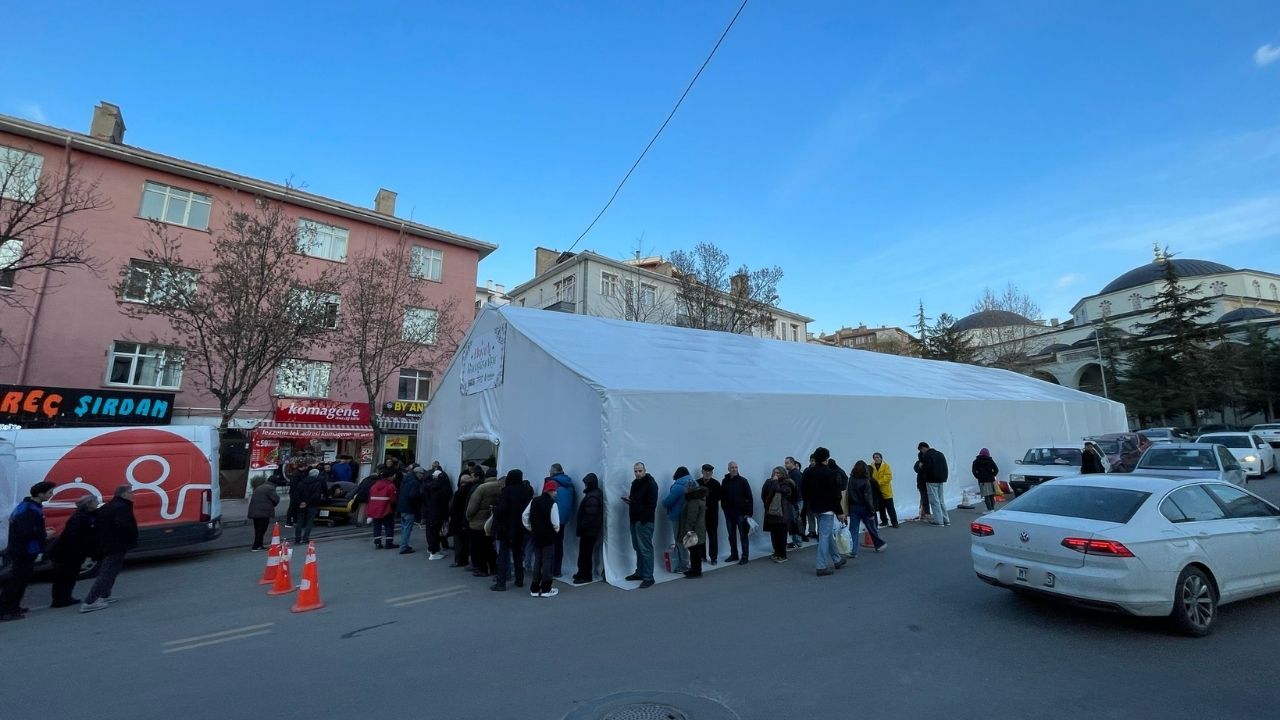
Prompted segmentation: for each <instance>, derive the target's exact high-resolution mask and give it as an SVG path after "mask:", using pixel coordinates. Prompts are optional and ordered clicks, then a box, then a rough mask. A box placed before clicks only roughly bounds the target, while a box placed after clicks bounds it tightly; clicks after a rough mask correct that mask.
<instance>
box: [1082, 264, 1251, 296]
mask: <svg viewBox="0 0 1280 720" xmlns="http://www.w3.org/2000/svg"><path fill="white" fill-rule="evenodd" d="M1165 262H1171V263H1173V271H1174V272H1175V273H1177V274H1178V277H1180V278H1189V277H1196V276H1199V275H1215V274H1217V273H1224V272H1234V271H1235V268H1230V267H1227V266H1226V265H1223V264H1222V263H1216V262H1210V261H1208V260H1183V259H1181V258H1173V259H1172V260H1167V261H1155V262H1151V263H1147V264H1146V265H1143V266H1142V267H1136V268H1134V269H1132V270H1130V271H1129V272H1127V273H1125V274H1123V275H1121V276H1120V277H1118V278H1116V279H1115V280H1112V281H1111V282H1109V283H1107V286H1106V287H1104V288H1102V292H1100V293H1098V294H1099V295H1106V294H1107V293H1113V292H1119V291H1121V290H1127V289H1129V288H1133V287H1139V286H1141V285H1146V284H1147V283H1152V282H1156V281H1157V280H1160V279H1162V278H1163V277H1164V263H1165Z"/></svg>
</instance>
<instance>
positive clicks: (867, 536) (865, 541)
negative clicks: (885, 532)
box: [858, 530, 876, 550]
mask: <svg viewBox="0 0 1280 720" xmlns="http://www.w3.org/2000/svg"><path fill="white" fill-rule="evenodd" d="M858 544H859V545H861V546H862V547H864V548H871V549H872V550H874V549H875V547H876V544H875V542H873V541H872V540H871V532H870V531H869V530H863V531H862V542H860V543H858Z"/></svg>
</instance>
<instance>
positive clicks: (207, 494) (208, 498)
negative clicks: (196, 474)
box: [200, 490, 213, 522]
mask: <svg viewBox="0 0 1280 720" xmlns="http://www.w3.org/2000/svg"><path fill="white" fill-rule="evenodd" d="M212 518H213V493H212V492H211V491H209V490H205V491H204V492H201V493H200V522H209V520H211V519H212Z"/></svg>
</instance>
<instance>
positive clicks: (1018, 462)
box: [1013, 460, 1022, 465]
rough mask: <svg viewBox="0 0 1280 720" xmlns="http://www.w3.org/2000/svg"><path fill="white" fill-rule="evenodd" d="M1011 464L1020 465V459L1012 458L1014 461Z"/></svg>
mask: <svg viewBox="0 0 1280 720" xmlns="http://www.w3.org/2000/svg"><path fill="white" fill-rule="evenodd" d="M1013 464H1014V465H1021V464H1022V461H1021V460H1014V461H1013Z"/></svg>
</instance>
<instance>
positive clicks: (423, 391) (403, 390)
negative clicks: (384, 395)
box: [396, 368, 431, 402]
mask: <svg viewBox="0 0 1280 720" xmlns="http://www.w3.org/2000/svg"><path fill="white" fill-rule="evenodd" d="M430 392H431V371H430V370H411V369H409V368H404V369H402V370H401V371H400V385H399V387H398V388H397V389H396V399H397V400H418V401H421V402H426V401H427V396H428V395H429V394H430Z"/></svg>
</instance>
